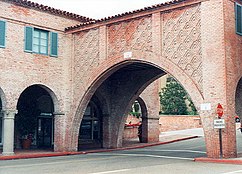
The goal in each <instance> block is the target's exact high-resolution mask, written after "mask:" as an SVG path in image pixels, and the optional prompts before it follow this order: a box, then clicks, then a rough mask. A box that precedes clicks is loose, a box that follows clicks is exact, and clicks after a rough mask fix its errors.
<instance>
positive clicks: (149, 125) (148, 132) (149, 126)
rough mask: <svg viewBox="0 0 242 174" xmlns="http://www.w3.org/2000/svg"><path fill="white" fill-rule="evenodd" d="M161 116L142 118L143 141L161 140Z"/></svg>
mask: <svg viewBox="0 0 242 174" xmlns="http://www.w3.org/2000/svg"><path fill="white" fill-rule="evenodd" d="M159 135H160V131H159V118H152V117H149V118H142V142H144V143H152V142H159Z"/></svg>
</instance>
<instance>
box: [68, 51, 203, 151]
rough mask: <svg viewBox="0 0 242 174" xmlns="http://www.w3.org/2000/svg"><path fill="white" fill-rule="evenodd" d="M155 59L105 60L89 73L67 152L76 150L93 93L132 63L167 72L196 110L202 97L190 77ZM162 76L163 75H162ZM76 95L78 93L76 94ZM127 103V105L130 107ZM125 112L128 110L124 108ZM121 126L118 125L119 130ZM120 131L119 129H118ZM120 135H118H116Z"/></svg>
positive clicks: (173, 65)
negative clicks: (181, 87)
mask: <svg viewBox="0 0 242 174" xmlns="http://www.w3.org/2000/svg"><path fill="white" fill-rule="evenodd" d="M154 56H155V57H156V58H152V59H150V60H149V59H135V58H132V59H126V60H124V59H121V58H116V59H114V60H111V61H110V60H105V61H104V62H103V63H102V64H100V65H99V66H98V67H97V68H93V70H92V72H90V75H91V76H90V77H89V78H88V79H87V82H86V84H85V86H86V87H85V94H84V95H82V94H83V89H82V91H80V94H81V95H79V97H78V98H79V102H77V104H78V106H76V112H75V114H74V118H72V123H71V125H70V126H71V127H70V133H71V136H69V137H70V138H71V139H69V140H68V142H71V143H70V146H69V150H76V149H77V143H78V141H77V140H78V134H79V127H80V123H81V119H82V116H83V114H84V111H85V108H86V106H87V104H88V102H89V101H90V99H91V97H92V96H93V94H94V93H95V91H96V90H97V89H98V87H99V86H100V85H101V84H102V83H103V82H104V81H105V80H106V79H107V78H108V77H110V76H111V75H112V74H113V73H115V72H116V71H118V70H119V69H121V68H122V67H125V66H129V65H131V64H132V63H141V64H144V65H149V66H152V67H154V68H157V69H160V71H161V72H162V71H163V72H167V73H169V74H171V75H173V76H174V77H175V78H176V79H177V80H178V81H179V82H180V83H181V84H182V85H183V86H184V88H185V89H186V90H187V92H188V93H189V94H190V96H191V98H192V100H193V102H194V104H195V106H196V107H197V108H198V106H199V104H200V103H202V100H203V96H202V92H201V91H200V90H199V87H198V86H197V85H196V83H194V81H193V80H192V78H191V77H189V76H188V75H187V74H186V73H185V72H184V71H183V70H182V69H181V68H180V67H178V66H177V65H176V64H174V63H173V62H171V61H169V60H168V59H165V58H162V57H159V58H157V55H154ZM163 74H164V73H163ZM163 74H159V75H157V76H156V77H154V78H153V79H149V80H147V82H146V83H144V84H143V86H142V87H141V88H140V89H139V92H137V95H136V96H133V98H132V101H130V103H132V102H133V101H134V100H135V99H137V97H138V96H139V94H140V93H141V92H142V91H143V90H144V89H145V88H146V87H147V86H148V85H149V84H150V83H152V82H153V81H154V80H156V79H157V78H159V77H160V76H161V75H163ZM76 93H78V92H76ZM130 103H129V105H130ZM125 109H126V110H127V109H128V106H127V108H125ZM120 126H121V125H119V128H120ZM120 130H121V129H120ZM118 134H120V133H118Z"/></svg>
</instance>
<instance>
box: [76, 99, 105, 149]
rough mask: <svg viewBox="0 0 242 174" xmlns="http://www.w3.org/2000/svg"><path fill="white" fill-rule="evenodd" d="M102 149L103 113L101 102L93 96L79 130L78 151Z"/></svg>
mask: <svg viewBox="0 0 242 174" xmlns="http://www.w3.org/2000/svg"><path fill="white" fill-rule="evenodd" d="M101 147H102V111H101V109H100V102H99V100H98V98H97V97H96V96H93V97H92V99H91V101H90V102H89V103H88V105H87V107H86V110H85V112H84V115H83V118H82V122H81V125H80V129H79V137H78V150H84V149H95V148H101Z"/></svg>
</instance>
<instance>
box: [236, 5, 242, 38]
mask: <svg viewBox="0 0 242 174" xmlns="http://www.w3.org/2000/svg"><path fill="white" fill-rule="evenodd" d="M238 7H240V8H241V11H240V30H241V31H238V11H237V10H238ZM235 31H236V34H238V35H240V36H242V5H241V4H239V3H237V2H236V3H235Z"/></svg>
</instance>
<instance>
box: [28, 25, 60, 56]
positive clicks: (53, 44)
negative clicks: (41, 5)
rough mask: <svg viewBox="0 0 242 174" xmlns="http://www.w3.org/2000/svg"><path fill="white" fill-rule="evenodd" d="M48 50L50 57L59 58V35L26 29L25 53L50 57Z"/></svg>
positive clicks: (30, 28) (31, 28)
mask: <svg viewBox="0 0 242 174" xmlns="http://www.w3.org/2000/svg"><path fill="white" fill-rule="evenodd" d="M49 37H50V39H49ZM49 40H50V43H49ZM49 44H50V48H49V47H48V46H49ZM48 50H49V51H50V56H53V57H57V56H58V33H55V32H49V31H46V30H41V29H36V28H33V27H25V51H26V52H30V53H37V54H45V55H48V52H49V51H48Z"/></svg>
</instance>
